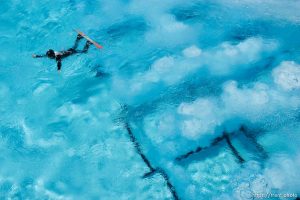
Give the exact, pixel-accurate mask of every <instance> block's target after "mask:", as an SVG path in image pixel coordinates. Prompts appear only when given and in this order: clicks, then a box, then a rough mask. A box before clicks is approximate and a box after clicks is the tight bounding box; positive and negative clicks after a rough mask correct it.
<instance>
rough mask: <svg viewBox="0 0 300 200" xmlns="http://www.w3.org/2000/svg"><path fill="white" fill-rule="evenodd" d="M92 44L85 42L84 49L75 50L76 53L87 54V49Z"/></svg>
mask: <svg viewBox="0 0 300 200" xmlns="http://www.w3.org/2000/svg"><path fill="white" fill-rule="evenodd" d="M91 44H92V43H91V42H90V41H86V43H85V45H84V47H83V49H82V50H76V52H77V53H87V51H88V50H89V47H90V45H91Z"/></svg>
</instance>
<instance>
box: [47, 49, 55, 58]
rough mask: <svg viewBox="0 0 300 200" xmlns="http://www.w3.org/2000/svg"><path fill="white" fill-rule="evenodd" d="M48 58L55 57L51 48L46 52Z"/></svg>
mask: <svg viewBox="0 0 300 200" xmlns="http://www.w3.org/2000/svg"><path fill="white" fill-rule="evenodd" d="M46 55H47V56H48V57H49V58H55V53H54V51H53V50H52V49H49V50H48V51H47V53H46Z"/></svg>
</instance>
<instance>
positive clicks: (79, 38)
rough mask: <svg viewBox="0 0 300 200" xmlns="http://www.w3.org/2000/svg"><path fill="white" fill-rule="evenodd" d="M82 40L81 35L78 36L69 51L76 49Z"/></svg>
mask: <svg viewBox="0 0 300 200" xmlns="http://www.w3.org/2000/svg"><path fill="white" fill-rule="evenodd" d="M82 38H83V37H82V35H80V34H78V35H77V37H76V40H75V43H74V45H73V47H72V48H71V49H74V50H75V49H77V47H78V44H79V41H80V40H81V39H82Z"/></svg>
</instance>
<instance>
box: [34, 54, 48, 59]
mask: <svg viewBox="0 0 300 200" xmlns="http://www.w3.org/2000/svg"><path fill="white" fill-rule="evenodd" d="M32 57H33V58H42V57H46V55H36V54H32Z"/></svg>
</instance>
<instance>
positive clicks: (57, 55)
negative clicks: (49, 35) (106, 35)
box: [32, 34, 92, 71]
mask: <svg viewBox="0 0 300 200" xmlns="http://www.w3.org/2000/svg"><path fill="white" fill-rule="evenodd" d="M82 38H83V37H82V36H81V35H80V34H78V35H77V38H76V40H75V44H74V46H73V47H72V48H70V49H68V50H67V51H54V50H52V49H49V50H48V51H47V52H46V54H45V55H36V54H33V55H32V57H33V58H42V57H48V58H50V59H55V60H56V63H57V70H58V71H60V69H61V61H62V59H63V58H66V57H68V56H70V55H72V54H75V53H87V51H88V49H89V47H90V45H91V44H92V43H91V42H90V41H86V43H85V46H84V47H83V49H82V50H78V49H77V47H78V43H79V41H80V40H81V39H82Z"/></svg>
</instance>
